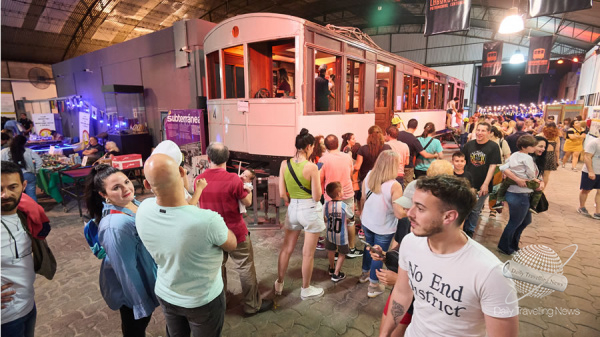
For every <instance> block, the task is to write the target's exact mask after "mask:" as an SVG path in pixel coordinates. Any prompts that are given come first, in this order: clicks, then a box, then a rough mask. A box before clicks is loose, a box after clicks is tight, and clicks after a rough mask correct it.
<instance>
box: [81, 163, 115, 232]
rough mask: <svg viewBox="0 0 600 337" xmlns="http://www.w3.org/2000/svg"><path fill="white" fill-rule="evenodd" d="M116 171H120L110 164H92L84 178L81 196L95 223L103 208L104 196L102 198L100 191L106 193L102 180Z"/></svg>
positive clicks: (98, 219)
mask: <svg viewBox="0 0 600 337" xmlns="http://www.w3.org/2000/svg"><path fill="white" fill-rule="evenodd" d="M117 172H121V171H119V169H116V168H114V167H112V166H108V165H106V164H100V165H97V166H94V167H93V168H92V171H91V172H90V174H88V176H87V177H86V178H85V188H84V194H83V197H84V200H85V203H86V206H87V209H88V212H89V213H90V217H91V218H92V219H94V221H95V222H96V223H100V219H101V218H102V209H103V208H104V204H103V201H104V198H102V196H101V195H100V193H106V190H105V188H104V180H105V179H106V178H108V177H109V176H110V175H112V174H114V173H117Z"/></svg>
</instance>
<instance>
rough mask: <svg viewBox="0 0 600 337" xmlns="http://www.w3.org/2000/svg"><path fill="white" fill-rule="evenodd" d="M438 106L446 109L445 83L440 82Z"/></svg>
mask: <svg viewBox="0 0 600 337" xmlns="http://www.w3.org/2000/svg"><path fill="white" fill-rule="evenodd" d="M436 107H437V108H438V109H444V85H443V84H441V83H440V85H439V86H438V96H437V103H436Z"/></svg>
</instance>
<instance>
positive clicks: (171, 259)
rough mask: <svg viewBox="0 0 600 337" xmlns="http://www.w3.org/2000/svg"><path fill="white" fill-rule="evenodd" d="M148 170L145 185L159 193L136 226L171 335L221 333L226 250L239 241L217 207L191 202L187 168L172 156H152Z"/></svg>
mask: <svg viewBox="0 0 600 337" xmlns="http://www.w3.org/2000/svg"><path fill="white" fill-rule="evenodd" d="M144 174H145V176H146V180H145V181H144V186H145V187H146V188H148V189H152V191H153V192H154V194H155V195H156V197H155V198H148V199H146V200H144V201H143V202H142V203H141V205H140V207H139V208H138V212H137V214H136V227H137V230H138V233H139V235H140V238H141V239H142V242H144V245H145V246H146V249H148V252H150V255H152V257H153V258H154V261H156V264H157V265H158V273H157V280H156V286H155V289H154V290H155V292H156V297H157V298H158V300H159V302H160V306H161V308H162V310H163V313H164V315H165V319H166V321H167V328H168V331H169V335H170V336H171V337H177V336H187V337H189V336H190V333H192V335H193V336H220V335H221V330H222V329H223V321H224V319H225V292H224V288H223V280H222V277H221V262H222V261H223V251H231V250H233V249H235V247H236V246H237V240H236V238H235V235H234V234H233V232H232V231H230V230H229V229H228V228H227V226H226V225H225V222H224V221H223V218H221V216H220V215H219V214H218V213H216V212H213V211H210V210H205V209H199V208H198V207H196V206H190V205H189V204H188V203H187V201H186V199H185V196H184V192H183V189H184V187H183V180H182V177H183V176H184V175H185V171H184V169H183V168H182V167H181V166H179V163H176V162H175V160H173V158H171V157H169V156H168V155H165V154H155V155H152V156H150V158H148V160H147V161H146V164H145V165H144Z"/></svg>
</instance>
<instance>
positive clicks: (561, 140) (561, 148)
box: [560, 137, 566, 160]
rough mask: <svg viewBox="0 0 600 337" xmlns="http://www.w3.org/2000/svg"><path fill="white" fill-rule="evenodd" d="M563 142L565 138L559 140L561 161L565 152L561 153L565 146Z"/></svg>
mask: <svg viewBox="0 0 600 337" xmlns="http://www.w3.org/2000/svg"><path fill="white" fill-rule="evenodd" d="M565 141H566V138H562V137H561V138H560V159H561V160H562V158H564V156H565V151H563V147H564V146H565Z"/></svg>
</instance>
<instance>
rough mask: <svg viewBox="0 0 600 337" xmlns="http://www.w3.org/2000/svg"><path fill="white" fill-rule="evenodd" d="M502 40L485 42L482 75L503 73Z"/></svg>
mask: <svg viewBox="0 0 600 337" xmlns="http://www.w3.org/2000/svg"><path fill="white" fill-rule="evenodd" d="M503 45H504V43H503V42H500V41H494V42H486V43H484V44H483V63H482V66H481V77H489V76H500V75H502V47H503Z"/></svg>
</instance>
